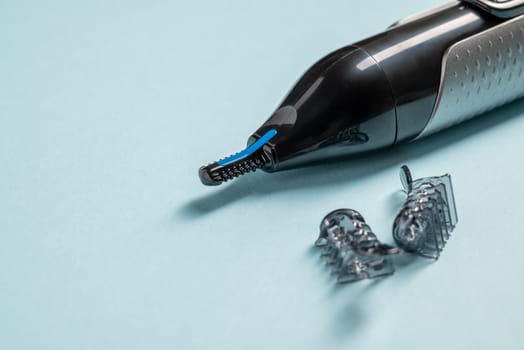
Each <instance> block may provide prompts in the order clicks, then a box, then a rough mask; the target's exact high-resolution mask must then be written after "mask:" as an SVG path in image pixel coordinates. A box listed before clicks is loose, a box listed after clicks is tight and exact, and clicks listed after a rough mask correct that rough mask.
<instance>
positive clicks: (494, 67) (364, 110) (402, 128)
mask: <svg viewBox="0 0 524 350" xmlns="http://www.w3.org/2000/svg"><path fill="white" fill-rule="evenodd" d="M522 96H524V0H509V1H504V0H498V1H491V0H464V1H453V2H451V3H449V4H446V5H444V6H441V7H439V8H436V9H433V10H429V11H426V12H424V13H421V14H417V15H414V16H410V17H407V18H405V19H403V20H401V21H398V22H397V23H395V24H394V25H393V26H391V27H390V28H389V29H388V30H386V31H385V32H383V33H381V34H378V35H376V36H373V37H371V38H368V39H365V40H363V41H360V42H357V43H355V44H353V45H349V46H346V47H344V48H341V49H339V50H337V51H335V52H333V53H331V54H329V55H327V56H326V57H324V58H323V59H321V60H320V61H319V62H317V63H316V64H315V65H313V67H311V68H310V69H309V70H308V71H307V72H306V73H305V74H304V75H303V76H302V78H300V79H299V81H298V82H297V83H296V85H295V86H294V88H293V89H292V90H291V92H290V93H289V95H288V96H287V97H286V98H285V99H284V101H283V102H282V104H281V105H280V106H279V108H278V109H277V111H276V112H275V113H274V114H273V115H272V116H271V117H270V118H269V119H268V120H267V121H266V122H265V123H264V124H263V125H262V126H261V127H260V128H259V129H258V130H257V131H256V132H255V133H254V134H253V135H252V136H251V137H250V138H249V140H248V147H247V148H246V149H245V150H243V151H242V152H240V153H237V154H235V155H232V156H230V157H227V158H224V159H222V160H220V161H217V162H214V163H212V164H210V165H208V166H204V167H202V168H200V170H199V176H200V180H201V181H202V183H203V184H205V185H219V184H221V183H223V182H225V181H228V180H231V179H233V178H235V177H238V176H240V175H243V174H245V173H248V172H251V171H255V170H257V169H262V170H265V171H268V172H274V171H278V170H283V169H289V168H293V167H296V166H300V165H303V164H306V163H311V162H314V161H319V160H323V159H328V158H334V157H339V156H344V155H351V154H357V153H363V152H368V151H372V150H377V149H381V148H386V147H391V146H393V145H395V144H397V143H400V142H409V141H413V140H416V139H419V138H421V137H424V136H427V135H429V134H432V133H434V132H437V131H439V130H442V129H445V128H448V127H451V126H453V125H455V124H458V123H461V122H463V121H465V120H467V119H470V118H472V117H474V116H477V115H480V114H482V113H484V112H486V111H488V110H491V109H493V108H495V107H498V106H501V105H503V104H506V103H508V102H510V101H513V100H515V99H517V98H520V97H522Z"/></svg>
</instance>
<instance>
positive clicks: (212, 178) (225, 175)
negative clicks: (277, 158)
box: [199, 153, 269, 186]
mask: <svg viewBox="0 0 524 350" xmlns="http://www.w3.org/2000/svg"><path fill="white" fill-rule="evenodd" d="M253 156H254V155H253ZM253 156H251V157H249V158H245V159H242V160H239V161H237V162H234V163H231V164H228V165H220V164H219V162H215V163H212V164H209V165H208V166H205V167H202V168H200V170H199V175H200V180H201V181H202V183H203V184H204V185H210V186H216V185H220V184H221V183H223V182H226V181H229V180H232V179H235V178H237V177H239V176H242V175H244V174H247V173H250V172H254V171H256V170H257V169H260V168H262V167H264V166H265V165H266V164H268V163H269V158H268V157H267V156H266V155H265V154H263V153H260V154H258V155H257V156H255V157H253Z"/></svg>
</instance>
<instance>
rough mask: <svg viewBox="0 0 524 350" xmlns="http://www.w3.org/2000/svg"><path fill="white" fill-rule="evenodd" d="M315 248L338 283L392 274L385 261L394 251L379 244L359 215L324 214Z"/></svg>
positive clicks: (349, 212) (346, 211)
mask: <svg viewBox="0 0 524 350" xmlns="http://www.w3.org/2000/svg"><path fill="white" fill-rule="evenodd" d="M315 245H316V246H317V247H320V248H321V254H322V256H323V257H324V258H325V260H326V263H327V265H328V266H330V267H331V270H332V272H333V273H334V274H336V275H337V281H338V282H339V283H348V282H355V281H359V280H362V279H366V278H376V277H382V276H388V275H391V274H393V272H394V271H395V269H394V267H393V264H392V262H391V261H390V259H389V258H388V257H387V256H388V255H391V254H397V253H398V252H399V250H398V249H396V248H394V247H391V246H388V245H385V244H382V243H381V242H380V241H379V240H378V239H377V236H376V235H375V234H374V233H373V232H372V231H371V228H370V227H369V226H368V225H367V224H366V222H365V221H364V219H363V218H362V215H360V213H358V212H357V211H355V210H352V209H339V210H335V211H333V212H331V213H330V214H328V215H327V216H326V217H325V218H324V219H323V220H322V222H321V224H320V236H319V238H318V239H317V241H316V243H315Z"/></svg>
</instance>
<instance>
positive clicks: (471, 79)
mask: <svg viewBox="0 0 524 350" xmlns="http://www.w3.org/2000/svg"><path fill="white" fill-rule="evenodd" d="M522 96H524V15H523V16H519V17H517V18H514V19H511V20H508V21H507V22H504V23H502V24H500V25H498V26H496V27H493V28H491V29H489V30H486V31H484V32H482V33H479V34H477V35H474V36H472V37H470V38H467V39H464V40H462V41H460V42H458V43H456V44H454V45H453V46H452V47H450V48H449V50H448V51H447V53H446V55H445V56H444V59H443V63H442V79H441V84H440V89H439V93H438V96H437V101H436V103H435V107H434V109H433V113H432V116H431V119H430V120H429V122H428V124H427V125H426V127H425V128H424V130H423V131H422V133H421V134H420V135H419V136H418V138H420V137H423V136H426V135H428V134H431V133H434V132H437V131H439V130H442V129H444V128H447V127H450V126H452V125H454V124H458V123H461V122H463V121H465V120H467V119H470V118H472V117H474V116H477V115H479V114H482V113H484V112H486V111H489V110H491V109H494V108H496V107H498V106H501V105H503V104H505V103H508V102H510V101H512V100H515V99H517V98H519V97H522Z"/></svg>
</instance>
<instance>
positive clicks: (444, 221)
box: [393, 166, 458, 260]
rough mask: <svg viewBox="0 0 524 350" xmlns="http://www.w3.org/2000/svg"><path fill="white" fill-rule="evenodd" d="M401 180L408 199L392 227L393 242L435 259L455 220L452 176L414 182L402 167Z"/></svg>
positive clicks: (442, 247) (407, 169)
mask: <svg viewBox="0 0 524 350" xmlns="http://www.w3.org/2000/svg"><path fill="white" fill-rule="evenodd" d="M401 181H402V183H403V185H404V189H405V190H406V192H407V194H408V197H407V199H406V201H405V203H404V205H403V206H402V209H401V210H400V212H399V214H398V215H397V217H396V219H395V222H394V224H393V237H394V239H395V242H397V244H398V245H399V246H400V247H402V248H403V249H404V250H405V251H407V252H411V253H416V254H419V255H421V256H424V257H427V258H432V259H435V260H436V259H438V258H439V256H440V253H441V252H442V250H443V249H444V246H445V245H446V243H447V241H448V239H449V237H450V234H451V231H453V229H454V228H455V225H456V224H457V221H458V218H457V211H456V206H455V199H454V196H453V186H452V184H451V176H450V175H449V174H446V175H442V176H434V177H427V178H421V179H417V180H413V178H412V176H411V173H410V171H409V168H407V167H406V166H403V167H402V170H401Z"/></svg>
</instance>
